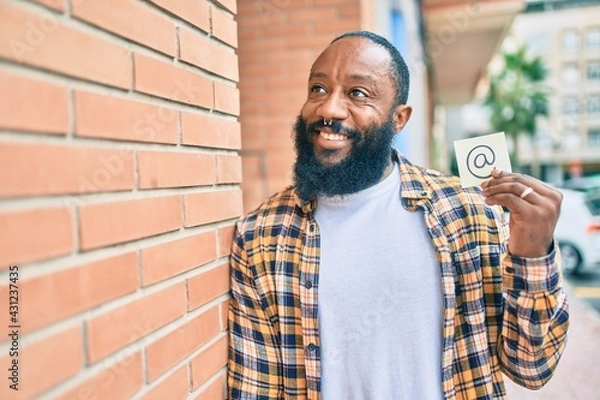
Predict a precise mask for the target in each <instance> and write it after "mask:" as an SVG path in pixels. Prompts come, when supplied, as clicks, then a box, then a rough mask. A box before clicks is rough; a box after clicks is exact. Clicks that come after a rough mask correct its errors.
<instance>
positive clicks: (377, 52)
mask: <svg viewBox="0 0 600 400" xmlns="http://www.w3.org/2000/svg"><path fill="white" fill-rule="evenodd" d="M390 63H391V57H390V55H389V53H388V51H387V50H386V49H385V48H384V47H382V46H380V45H378V44H376V43H373V42H371V41H370V40H368V39H365V38H362V37H354V36H351V37H345V38H343V39H340V40H338V41H336V42H334V43H332V44H331V45H329V46H328V47H327V48H326V49H325V50H324V51H323V52H322V53H321V54H320V55H319V57H317V60H316V61H315V62H314V64H313V66H312V69H311V75H326V76H329V77H336V78H348V77H350V76H356V75H369V76H372V77H373V78H375V79H377V80H379V79H386V78H387V79H388V80H390V81H391V77H390Z"/></svg>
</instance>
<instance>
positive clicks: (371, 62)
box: [294, 37, 410, 200]
mask: <svg viewBox="0 0 600 400" xmlns="http://www.w3.org/2000/svg"><path fill="white" fill-rule="evenodd" d="M389 63H390V56H389V54H388V53H387V51H386V50H385V49H384V48H382V47H380V46H379V45H376V44H374V43H372V42H370V41H368V40H366V39H364V38H357V37H350V38H343V39H340V40H339V41H337V42H335V43H333V44H331V45H330V46H329V47H328V48H327V49H326V50H325V51H324V52H323V53H322V54H321V55H320V56H319V58H317V61H316V62H315V63H314V65H313V68H312V70H311V74H310V77H309V86H308V99H307V101H306V103H305V104H304V106H303V107H302V112H301V114H300V115H299V116H298V119H297V121H296V125H295V127H294V131H295V144H296V151H297V160H296V164H295V165H294V179H295V181H296V185H297V190H298V193H299V194H300V196H301V197H302V198H303V199H305V200H307V199H309V198H310V197H312V196H314V195H325V196H332V195H344V194H350V193H356V192H358V191H360V190H363V189H365V188H367V187H369V186H371V185H374V184H375V183H377V181H378V180H379V179H381V177H382V176H383V172H384V170H385V168H386V166H388V165H389V163H390V161H391V158H390V156H391V143H392V139H393V136H394V134H395V133H396V132H397V131H399V130H400V129H402V127H403V126H404V124H405V123H406V121H407V120H408V118H409V116H410V107H408V106H404V105H403V106H398V107H394V104H395V82H394V80H393V78H392V77H391V76H390V73H389V65H390V64H389ZM323 120H328V121H329V120H332V121H333V123H332V124H331V125H327V126H325V125H324V123H323Z"/></svg>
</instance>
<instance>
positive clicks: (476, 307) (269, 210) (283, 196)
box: [228, 154, 569, 400]
mask: <svg viewBox="0 0 600 400" xmlns="http://www.w3.org/2000/svg"><path fill="white" fill-rule="evenodd" d="M394 157H395V159H396V161H398V162H399V165H400V171H401V179H402V182H401V193H400V194H401V198H402V203H403V205H404V207H405V208H406V209H407V210H409V211H416V210H422V211H423V215H424V218H425V222H426V225H427V227H428V231H429V235H430V236H431V239H432V242H433V245H434V246H435V249H436V252H437V257H438V260H439V264H440V268H441V274H442V289H443V298H444V326H443V347H442V365H441V366H440V368H441V369H442V380H443V391H444V398H445V399H465V400H473V399H502V398H504V397H505V395H506V392H505V389H504V383H503V380H502V373H504V374H506V375H507V376H508V377H510V378H511V379H512V380H514V381H515V382H517V383H519V384H521V385H523V386H525V387H528V388H539V387H541V386H542V385H543V384H544V383H546V382H547V381H548V380H549V379H550V378H551V376H552V374H553V371H554V368H555V367H556V365H557V363H558V360H559V358H560V356H561V354H562V352H563V349H564V346H565V339H566V332H567V328H568V324H569V321H568V319H569V316H568V306H567V299H566V296H565V293H564V291H563V289H562V277H561V273H560V268H559V266H558V259H559V255H558V252H557V251H556V250H553V251H552V252H551V254H549V255H548V256H546V257H542V258H536V259H526V258H520V257H514V256H511V255H510V254H508V253H507V247H506V244H507V240H508V227H507V224H506V219H505V218H504V217H503V214H502V212H501V210H500V209H499V208H497V207H489V206H487V205H485V204H484V202H483V199H482V197H481V195H480V193H479V189H475V188H473V189H463V188H461V186H460V182H459V181H458V179H457V178H454V177H452V178H451V177H442V176H440V174H439V173H436V172H433V171H429V170H423V169H421V168H418V167H416V166H414V165H412V164H411V163H410V162H409V161H408V160H406V159H405V158H403V157H402V156H400V155H398V154H395V156H394ZM315 207H316V202H315V201H312V202H302V201H301V200H300V199H299V197H298V196H297V194H296V193H295V191H294V188H293V187H290V188H288V189H286V190H284V191H282V192H280V193H278V194H276V195H274V196H273V197H271V198H270V199H268V200H267V201H265V202H264V203H263V204H262V205H261V206H260V207H259V208H258V209H257V210H255V211H253V212H251V213H250V214H248V215H247V216H245V217H244V218H242V219H241V220H240V221H239V222H238V224H237V226H236V232H235V237H234V241H233V246H232V255H231V293H232V298H231V300H230V311H229V329H230V343H229V346H230V349H229V365H228V367H229V373H228V391H229V393H228V397H229V398H231V399H247V400H250V399H252V400H255V399H256V400H263V399H264V400H269V399H314V400H317V399H320V398H321V395H320V363H321V360H320V343H319V325H318V319H317V307H318V291H319V240H320V238H319V227H318V225H317V223H316V221H315V218H314V210H315ZM556 248H557V246H556V245H555V246H554V249H556ZM389 372H390V373H394V372H393V371H389ZM325 400H326V399H325ZM374 400H379V399H374ZM386 400H387V399H386Z"/></svg>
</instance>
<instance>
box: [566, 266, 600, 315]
mask: <svg viewBox="0 0 600 400" xmlns="http://www.w3.org/2000/svg"><path fill="white" fill-rule="evenodd" d="M567 281H568V282H569V283H570V284H571V285H572V286H573V291H574V293H575V295H576V296H577V297H579V298H580V299H582V300H584V301H585V302H586V303H588V304H589V305H591V306H592V307H593V308H594V309H595V310H596V311H597V312H598V313H599V314H600V271H597V272H593V273H586V274H582V275H578V276H570V277H567Z"/></svg>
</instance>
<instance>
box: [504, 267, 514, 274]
mask: <svg viewBox="0 0 600 400" xmlns="http://www.w3.org/2000/svg"><path fill="white" fill-rule="evenodd" d="M506 272H508V273H509V274H514V272H515V269H514V268H513V267H506Z"/></svg>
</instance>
